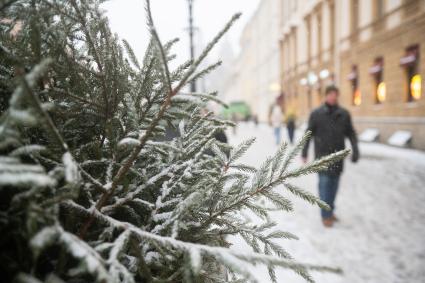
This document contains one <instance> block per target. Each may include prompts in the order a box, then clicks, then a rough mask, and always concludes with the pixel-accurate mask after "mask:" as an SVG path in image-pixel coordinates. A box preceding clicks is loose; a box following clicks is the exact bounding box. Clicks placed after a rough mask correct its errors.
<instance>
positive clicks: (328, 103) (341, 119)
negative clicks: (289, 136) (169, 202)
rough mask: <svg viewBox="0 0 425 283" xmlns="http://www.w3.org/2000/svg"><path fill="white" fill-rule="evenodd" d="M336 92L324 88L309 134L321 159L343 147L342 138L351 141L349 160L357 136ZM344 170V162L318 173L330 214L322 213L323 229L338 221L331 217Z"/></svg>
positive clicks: (321, 194) (356, 152)
mask: <svg viewBox="0 0 425 283" xmlns="http://www.w3.org/2000/svg"><path fill="white" fill-rule="evenodd" d="M338 97H339V90H338V88H337V87H335V86H329V87H327V88H326V95H325V103H324V104H323V105H322V106H320V107H318V108H317V109H315V110H314V111H313V112H312V113H311V114H310V118H309V121H308V128H307V130H308V131H311V133H312V137H313V139H314V151H315V155H316V158H320V157H323V156H326V155H329V154H331V153H334V152H337V151H340V150H342V149H344V148H345V138H346V137H347V138H348V139H349V140H350V143H351V147H352V161H353V162H357V160H358V159H359V150H358V146H357V137H356V132H355V130H354V127H353V124H352V122H351V116H350V113H349V112H348V111H347V110H346V109H344V108H342V107H340V106H339V105H338ZM308 146H309V142H307V143H306V145H305V147H304V149H303V152H302V158H303V161H304V162H307V153H308ZM342 170H343V161H339V162H337V163H334V164H333V165H332V166H330V167H329V168H328V170H326V171H323V172H320V173H319V197H320V199H321V200H322V201H324V202H326V203H327V204H328V205H329V206H330V207H331V211H326V210H324V209H322V210H321V215H322V221H323V225H324V226H325V227H332V226H333V223H334V222H335V221H338V219H337V218H336V216H335V214H334V210H335V198H336V194H337V192H338V185H339V179H340V175H341V173H342Z"/></svg>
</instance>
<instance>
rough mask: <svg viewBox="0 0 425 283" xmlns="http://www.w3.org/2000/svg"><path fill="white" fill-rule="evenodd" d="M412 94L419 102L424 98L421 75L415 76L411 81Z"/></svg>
mask: <svg viewBox="0 0 425 283" xmlns="http://www.w3.org/2000/svg"><path fill="white" fill-rule="evenodd" d="M410 94H411V96H412V98H413V99H415V100H418V99H419V98H421V96H422V78H421V75H414V76H413V77H412V79H411V80H410Z"/></svg>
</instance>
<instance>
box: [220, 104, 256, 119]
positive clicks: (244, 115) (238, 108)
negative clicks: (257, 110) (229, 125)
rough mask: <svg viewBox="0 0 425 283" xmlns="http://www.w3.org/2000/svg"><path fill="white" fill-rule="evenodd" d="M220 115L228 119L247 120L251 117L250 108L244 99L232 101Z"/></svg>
mask: <svg viewBox="0 0 425 283" xmlns="http://www.w3.org/2000/svg"><path fill="white" fill-rule="evenodd" d="M221 116H222V117H223V118H224V119H229V120H235V121H248V120H249V119H251V109H250V108H249V105H248V104H247V103H246V102H244V101H234V102H230V103H229V105H228V107H227V108H224V109H223V110H222V111H221Z"/></svg>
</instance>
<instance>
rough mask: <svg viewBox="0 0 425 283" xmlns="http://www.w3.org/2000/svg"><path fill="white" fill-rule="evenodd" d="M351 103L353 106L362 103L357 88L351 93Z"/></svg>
mask: <svg viewBox="0 0 425 283" xmlns="http://www.w3.org/2000/svg"><path fill="white" fill-rule="evenodd" d="M353 104H354V105H355V106H359V105H360V104H362V93H361V92H360V90H359V89H357V90H356V91H355V92H354V95H353Z"/></svg>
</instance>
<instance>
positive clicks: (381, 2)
mask: <svg viewBox="0 0 425 283" xmlns="http://www.w3.org/2000/svg"><path fill="white" fill-rule="evenodd" d="M373 3H374V4H375V5H374V14H375V15H374V16H375V19H376V20H378V19H380V18H382V17H383V16H384V11H385V0H374V1H373Z"/></svg>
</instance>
